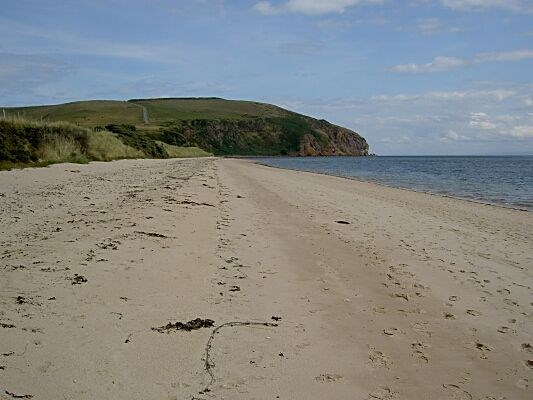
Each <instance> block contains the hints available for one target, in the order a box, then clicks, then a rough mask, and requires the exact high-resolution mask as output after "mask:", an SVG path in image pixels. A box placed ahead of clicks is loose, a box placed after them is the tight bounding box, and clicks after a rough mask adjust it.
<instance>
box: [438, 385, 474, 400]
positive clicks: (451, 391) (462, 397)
mask: <svg viewBox="0 0 533 400" xmlns="http://www.w3.org/2000/svg"><path fill="white" fill-rule="evenodd" d="M442 387H443V388H444V389H446V391H447V392H448V395H449V396H451V397H448V399H453V400H472V395H471V394H470V393H468V392H467V391H466V390H464V389H462V388H461V387H459V386H458V385H454V384H451V383H449V384H444V385H442Z"/></svg>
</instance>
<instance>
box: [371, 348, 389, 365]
mask: <svg viewBox="0 0 533 400" xmlns="http://www.w3.org/2000/svg"><path fill="white" fill-rule="evenodd" d="M368 359H369V360H370V364H371V365H372V366H373V367H374V368H387V369H389V368H390V367H391V365H392V360H391V359H390V358H388V357H387V356H386V355H385V354H383V353H382V352H381V351H377V350H376V349H375V348H373V347H370V349H369V350H368Z"/></svg>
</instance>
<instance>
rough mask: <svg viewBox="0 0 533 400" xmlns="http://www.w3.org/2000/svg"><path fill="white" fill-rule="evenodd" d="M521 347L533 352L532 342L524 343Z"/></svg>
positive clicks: (523, 349)
mask: <svg viewBox="0 0 533 400" xmlns="http://www.w3.org/2000/svg"><path fill="white" fill-rule="evenodd" d="M520 347H521V348H522V351H525V352H527V353H531V354H533V345H531V343H522V345H521V346H520Z"/></svg>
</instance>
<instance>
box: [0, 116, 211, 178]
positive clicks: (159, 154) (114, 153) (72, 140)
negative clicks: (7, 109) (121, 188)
mask: <svg viewBox="0 0 533 400" xmlns="http://www.w3.org/2000/svg"><path fill="white" fill-rule="evenodd" d="M209 155H211V154H209V153H207V152H205V151H203V150H201V149H198V148H186V147H177V146H172V145H169V144H166V143H160V142H159V143H157V142H156V141H154V140H153V139H150V138H148V137H141V138H140V139H139V140H137V141H136V140H135V139H131V138H130V137H128V136H127V135H120V134H117V133H113V132H111V131H109V130H93V129H90V128H87V127H80V126H78V125H74V124H71V123H69V122H44V121H32V120H28V119H23V118H10V117H7V118H0V169H11V168H15V167H24V166H45V165H49V164H53V163H59V162H75V163H86V162H89V161H111V160H118V159H124V158H171V157H201V156H209Z"/></svg>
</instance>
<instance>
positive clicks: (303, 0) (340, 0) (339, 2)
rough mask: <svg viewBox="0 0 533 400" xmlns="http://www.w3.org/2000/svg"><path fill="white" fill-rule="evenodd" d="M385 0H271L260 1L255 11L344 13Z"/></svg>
mask: <svg viewBox="0 0 533 400" xmlns="http://www.w3.org/2000/svg"><path fill="white" fill-rule="evenodd" d="M382 2H383V0H288V1H286V2H285V3H282V4H279V5H273V4H272V3H271V2H269V1H259V2H257V3H256V4H255V5H254V6H253V9H254V10H255V11H258V12H260V13H261V14H264V15H274V14H278V13H286V12H290V13H301V14H308V15H322V14H330V13H339V14H340V13H343V12H344V11H346V9H347V8H349V7H354V6H358V5H363V4H381V3H382Z"/></svg>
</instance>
